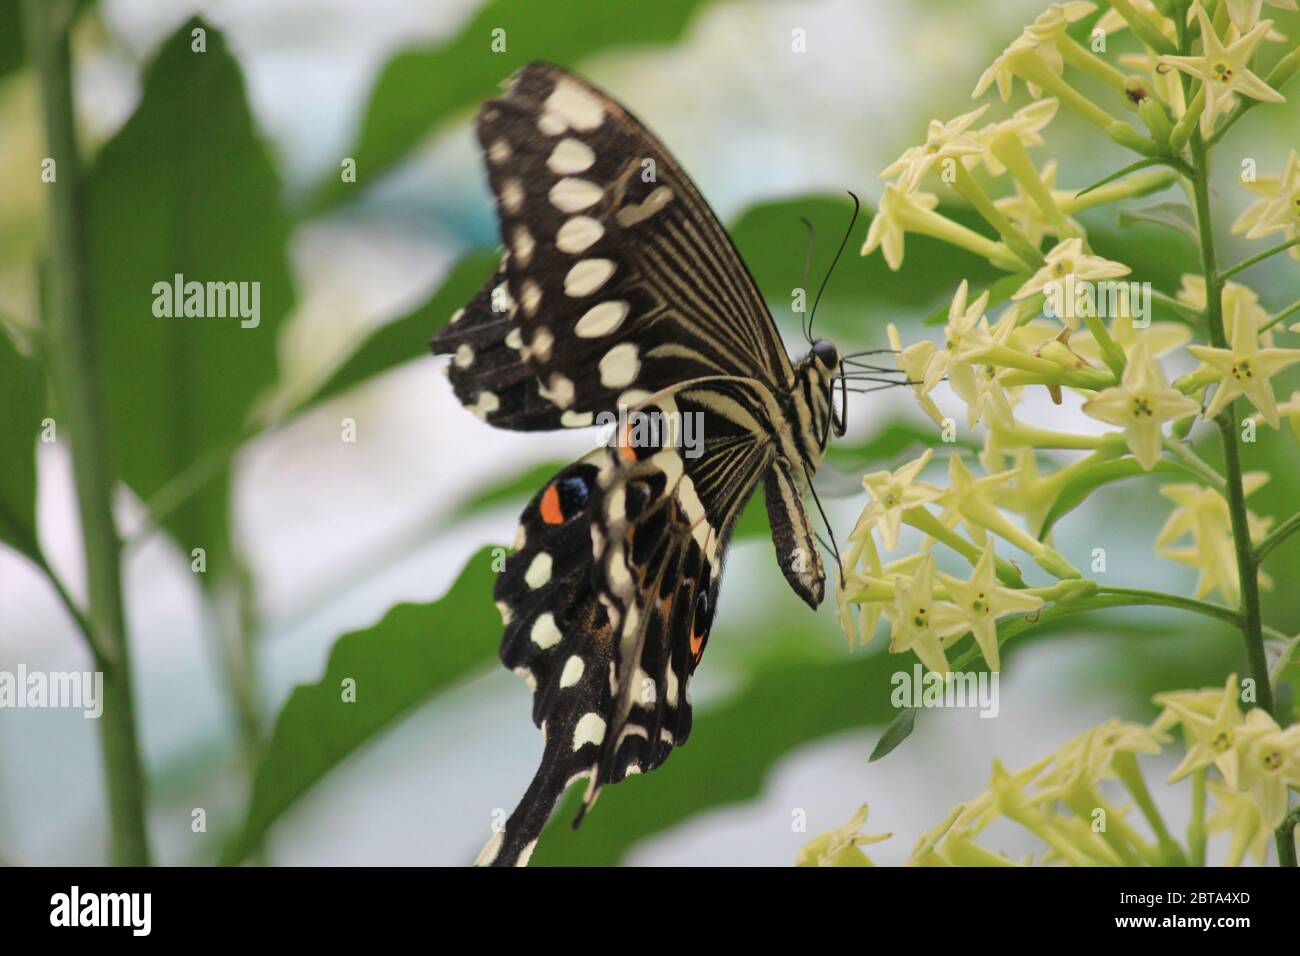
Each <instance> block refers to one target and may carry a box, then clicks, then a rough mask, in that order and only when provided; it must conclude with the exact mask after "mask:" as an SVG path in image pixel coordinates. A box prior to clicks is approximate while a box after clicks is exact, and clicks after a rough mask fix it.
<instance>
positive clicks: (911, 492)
mask: <svg viewBox="0 0 1300 956" xmlns="http://www.w3.org/2000/svg"><path fill="white" fill-rule="evenodd" d="M933 456H934V449H933V448H927V449H926V450H925V451H924V452H923V453H922V455H921V457H920V458H917V459H914V460H913V461H910V462H908V463H907V464H906V465H903V466H902V467H901V468H899V469H898V470H897V471H894V472H889V471H875V472H872V473H871V474H869V475H867V476H866V477H864V478H863V479H862V485H863V487H864V488H866V489H867V494H869V495H870V496H871V503H870V504H868V505H867V507H866V510H864V511H863V512H862V519H861V520H862V522H863V523H864V524H865V523H869V522H874V523H875V525H876V527H877V528H879V529H880V543H881V544H883V545H884V546H885V550H887V551H892V550H893V549H894V548H896V547H898V531H899V528H900V527H901V526H902V523H903V512H904V511H906V510H907V509H908V508H915V507H917V506H918V505H923V504H925V503H926V502H929V501H934V500H936V499H937V498H938V497H939V496H940V495H942V494H943V489H942V488H939V487H936V486H935V485H932V484H930V483H929V482H926V481H918V480H917V479H918V477H919V476H920V474H921V472H922V471H924V470H925V466H926V465H928V464H929V463H930V459H931V458H932V457H933Z"/></svg>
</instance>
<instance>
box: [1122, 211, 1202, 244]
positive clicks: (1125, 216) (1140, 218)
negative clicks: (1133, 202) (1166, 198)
mask: <svg viewBox="0 0 1300 956" xmlns="http://www.w3.org/2000/svg"><path fill="white" fill-rule="evenodd" d="M1135 222H1153V223H1155V224H1156V225H1158V226H1164V227H1166V228H1168V229H1172V230H1174V231H1175V232H1178V233H1181V234H1182V235H1184V236H1186V237H1187V238H1188V239H1190V240H1191V241H1192V242H1193V243H1199V241H1200V240H1199V239H1198V237H1197V235H1196V222H1195V220H1194V218H1193V216H1192V210H1191V208H1190V207H1189V206H1188V205H1187V204H1186V203H1181V202H1158V203H1154V204H1152V205H1150V206H1137V207H1133V206H1124V207H1122V208H1121V209H1120V211H1119V224H1120V225H1121V226H1131V225H1132V224H1133V223H1135Z"/></svg>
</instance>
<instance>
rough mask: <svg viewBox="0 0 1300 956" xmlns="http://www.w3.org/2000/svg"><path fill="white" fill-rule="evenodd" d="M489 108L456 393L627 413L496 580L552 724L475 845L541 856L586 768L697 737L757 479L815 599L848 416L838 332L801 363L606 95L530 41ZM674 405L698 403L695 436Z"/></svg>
mask: <svg viewBox="0 0 1300 956" xmlns="http://www.w3.org/2000/svg"><path fill="white" fill-rule="evenodd" d="M477 130H478V136H479V141H480V144H481V146H482V148H483V152H484V156H485V160H486V166H487V170H488V178H489V181H490V184H491V187H492V190H493V193H494V194H495V196H496V198H497V204H498V215H499V218H500V220H501V235H502V240H503V244H504V247H505V251H504V254H503V256H502V263H501V266H500V268H499V269H498V270H497V272H496V273H495V274H494V275H493V276H492V277H491V278H490V279H489V280H488V282H487V283H486V284H485V285H484V287H483V289H482V290H480V292H479V293H478V295H476V296H475V297H474V299H473V300H471V302H470V303H469V304H467V305H466V307H465V308H464V309H463V310H461V311H460V312H459V313H458V314H457V316H456V317H454V320H453V321H452V322H450V323H449V324H448V325H447V326H445V327H444V328H443V329H442V331H440V332H439V333H438V335H437V336H436V337H435V338H434V341H433V348H434V351H435V352H439V353H445V354H449V355H451V356H452V359H451V362H450V364H449V365H448V373H449V376H450V378H451V381H452V385H453V388H454V390H455V392H456V394H457V397H458V398H459V399H460V401H461V402H462V403H463V404H464V405H465V406H466V407H467V408H469V409H470V410H471V411H473V412H475V413H476V414H478V415H479V416H480V417H481V418H483V419H484V420H485V421H487V422H488V423H489V424H491V425H494V426H497V427H502V428H509V429H516V430H530V431H531V430H548V429H557V428H565V427H585V426H590V425H593V424H597V423H599V422H602V421H605V420H617V421H618V423H619V424H618V427H616V428H615V434H614V438H613V439H612V440H611V442H610V444H609V446H608V447H602V448H598V449H597V450H595V451H593V452H592V453H591V454H589V455H587V456H585V457H584V458H582V459H581V460H579V461H577V462H575V463H574V464H572V465H570V466H568V467H567V468H565V469H564V470H563V471H561V472H560V473H559V474H558V475H556V476H555V478H553V479H552V480H551V481H550V482H548V483H547V485H546V486H545V487H543V488H542V489H541V490H540V491H539V492H538V493H537V494H536V495H535V496H534V498H533V500H532V501H531V502H530V503H529V505H528V506H527V508H525V510H524V512H523V515H522V516H521V520H520V525H519V529H518V532H517V535H516V538H515V542H514V550H513V552H512V554H511V555H510V557H509V558H508V560H507V562H506V566H505V569H504V571H502V573H501V574H500V575H499V577H498V580H497V584H496V588H495V597H496V601H497V606H498V608H499V609H500V611H501V614H502V618H503V621H504V634H503V637H502V645H501V658H502V661H503V663H504V664H505V665H506V666H507V667H509V668H511V669H513V670H515V671H516V672H518V673H520V674H521V675H522V676H523V677H524V678H525V680H526V681H527V682H528V683H529V685H530V687H531V688H532V690H533V693H534V699H533V719H534V722H535V723H536V724H537V725H538V726H539V727H540V728H541V730H542V733H543V738H544V750H543V757H542V762H541V766H540V768H539V769H538V771H537V774H536V776H535V777H534V778H533V781H532V783H531V784H530V786H529V788H528V790H527V792H526V793H525V795H524V797H523V799H522V800H521V802H520V804H519V806H518V808H517V809H516V810H515V812H514V813H513V814H512V815H511V816H510V818H509V819H508V820H507V821H506V823H505V826H504V827H503V828H501V829H500V830H499V831H498V832H497V833H495V834H494V835H493V837H492V839H491V840H490V841H489V843H488V845H487V846H486V847H485V848H484V851H483V853H482V855H481V856H480V858H479V862H480V863H482V864H492V865H505V864H520V863H526V862H527V859H528V857H529V855H530V854H531V852H532V847H533V845H534V844H535V842H536V840H537V838H538V836H539V834H540V833H541V830H542V828H543V826H544V825H545V823H546V821H547V819H548V817H549V815H550V813H551V810H552V809H553V806H554V804H555V802H556V801H557V800H558V798H559V796H560V795H561V794H562V793H563V792H564V790H565V789H566V788H567V787H568V786H569V785H570V784H572V783H574V782H576V781H577V780H579V779H585V780H586V781H587V790H586V794H585V797H584V802H583V810H584V812H585V810H586V809H587V808H589V807H590V806H591V804H592V803H594V801H595V799H596V796H597V795H598V793H599V791H600V788H601V787H602V786H603V785H604V784H606V783H615V782H618V781H619V780H622V779H623V778H624V777H625V776H627V775H629V774H633V773H642V772H647V771H649V770H653V769H655V768H656V767H658V766H659V765H660V764H661V763H662V762H663V761H664V760H665V759H667V756H668V754H669V753H670V752H671V751H672V749H673V747H675V746H677V745H680V744H681V743H683V742H684V741H685V740H686V738H687V735H688V734H689V732H690V728H691V708H690V702H689V699H688V697H687V687H688V682H689V679H690V676H691V674H692V672H693V671H694V669H695V667H696V666H697V665H698V664H699V662H700V660H701V658H702V656H703V653H704V648H705V645H706V643H707V641H708V636H709V631H710V629H711V627H712V624H713V619H714V614H715V611H716V607H717V599H718V590H719V584H720V581H721V575H722V566H723V562H724V559H725V553H726V546H727V542H728V540H729V538H730V535H731V532H732V529H733V527H734V524H735V521H736V519H737V518H738V517H739V515H740V513H741V511H742V509H743V508H744V505H745V503H746V502H747V501H748V500H749V499H750V497H751V496H752V495H753V493H754V492H755V490H756V489H757V487H758V485H759V484H760V483H762V484H763V486H764V496H765V499H766V503H767V510H768V515H769V518H770V521H771V524H772V537H773V541H774V543H775V546H776V549H777V557H778V561H779V563H780V565H781V569H782V572H783V573H784V575H785V577H786V579H787V581H788V582H789V583H790V585H791V587H792V588H793V589H794V590H795V592H796V593H797V594H798V595H799V596H800V597H801V598H802V599H803V600H804V601H806V602H807V603H808V604H809V605H810V606H812V607H814V608H815V607H817V606H818V605H819V604H820V603H821V601H822V598H823V596H824V591H825V572H824V569H823V566H822V563H821V558H820V556H819V554H818V551H817V547H816V542H815V535H814V531H813V527H812V524H811V522H810V520H809V516H808V513H807V511H806V509H805V507H804V504H803V496H804V494H805V493H806V492H807V490H808V488H809V485H810V483H811V481H812V477H813V475H814V473H815V472H816V471H817V468H818V466H819V465H820V464H821V460H822V455H823V452H824V451H825V448H826V444H827V441H828V440H829V437H830V435H831V433H832V432H834V433H836V434H842V433H843V422H842V418H841V417H840V416H838V415H837V414H836V410H835V406H834V402H833V387H834V383H835V380H836V377H837V376H838V375H841V374H842V365H841V358H840V355H839V353H838V352H837V351H836V349H835V347H834V346H833V345H831V344H830V343H829V342H825V341H818V342H816V343H814V344H813V347H812V349H811V351H810V352H809V353H808V354H807V355H806V356H805V357H803V358H802V359H801V360H800V361H799V362H797V363H791V361H790V359H789V358H788V357H787V355H786V352H785V348H784V346H783V344H782V341H781V338H780V335H779V333H778V331H777V328H776V325H775V322H774V321H773V320H772V318H771V315H770V314H769V313H768V311H767V308H766V305H765V304H764V302H763V299H762V296H761V295H760V294H759V292H758V289H757V287H756V286H755V284H754V281H753V279H752V278H751V276H750V274H749V272H748V270H747V269H746V267H745V265H744V263H743V261H742V260H741V258H740V256H739V254H738V253H737V252H736V250H735V248H734V247H733V246H732V244H731V241H730V239H729V237H728V236H727V234H726V232H725V230H724V229H723V228H722V226H721V225H720V224H719V223H718V221H717V218H716V217H715V216H714V214H713V212H712V211H711V210H710V208H709V207H708V205H707V203H705V201H704V199H703V198H702V197H701V196H700V194H699V192H698V191H697V190H696V188H695V186H694V185H693V183H691V181H690V179H689V178H688V177H687V176H686V175H685V173H684V172H683V171H682V170H681V168H680V167H679V166H678V165H677V163H676V161H675V160H673V158H672V157H671V156H670V155H669V154H668V153H667V151H666V150H665V149H664V148H663V147H662V146H661V145H660V144H659V143H658V142H657V140H655V138H654V137H653V136H652V135H651V134H650V133H649V131H648V130H646V129H645V127H644V126H642V125H641V124H640V123H639V122H638V121H637V120H636V119H635V118H633V117H632V116H631V115H630V114H629V113H628V112H627V111H626V110H625V109H624V108H623V107H621V106H620V105H619V104H618V103H616V102H615V101H613V100H612V99H610V98H609V97H607V96H605V95H604V94H602V93H600V92H599V91H597V90H595V89H594V88H592V87H590V86H589V85H587V84H586V83H585V82H583V81H582V80H579V79H578V78H577V77H574V76H573V75H572V74H569V73H567V72H565V71H563V70H561V69H559V68H557V67H553V66H549V65H546V64H531V65H529V66H527V67H524V68H523V69H522V70H520V71H519V72H518V73H517V74H516V75H515V76H514V77H513V78H512V79H511V80H510V81H509V82H508V84H507V86H506V92H505V94H504V95H503V96H501V97H499V98H497V99H494V100H492V101H489V102H488V103H486V104H485V105H484V107H483V108H482V109H481V110H480V113H479V117H478V123H477ZM616 416H619V417H618V418H617V419H616ZM646 421H655V422H663V423H668V424H669V427H666V428H659V429H649V430H647V434H648V435H649V437H648V438H647V437H646V436H644V435H642V434H641V433H640V432H639V431H637V430H636V429H635V428H634V425H635V426H639V425H640V424H643V423H644V422H646ZM682 422H688V423H697V424H698V426H699V428H698V435H699V436H700V442H699V445H698V447H693V448H689V447H686V446H685V445H684V444H683V442H682V435H683V432H684V429H683V428H682V427H681V424H680V423H682ZM672 423H677V425H676V426H673V424H672Z"/></svg>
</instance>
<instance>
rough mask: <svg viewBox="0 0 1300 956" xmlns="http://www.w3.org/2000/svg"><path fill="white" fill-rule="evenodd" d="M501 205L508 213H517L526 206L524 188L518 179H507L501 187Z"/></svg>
mask: <svg viewBox="0 0 1300 956" xmlns="http://www.w3.org/2000/svg"><path fill="white" fill-rule="evenodd" d="M501 205H502V206H504V207H505V210H506V212H509V213H517V212H518V211H519V210H520V209H522V208H523V206H524V187H523V186H521V185H520V184H519V180H517V179H507V180H506V181H505V182H504V183H503V184H502V185H501Z"/></svg>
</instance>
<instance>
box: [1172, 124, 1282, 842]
mask: <svg viewBox="0 0 1300 956" xmlns="http://www.w3.org/2000/svg"><path fill="white" fill-rule="evenodd" d="M1191 150H1192V168H1193V169H1194V170H1195V172H1196V176H1195V178H1194V179H1193V181H1192V190H1193V194H1194V196H1195V199H1196V222H1197V226H1198V228H1199V235H1200V240H1201V268H1202V271H1203V272H1204V273H1205V302H1206V317H1207V320H1208V323H1209V326H1210V342H1211V344H1212V345H1214V347H1215V348H1227V346H1228V343H1227V339H1226V337H1225V334H1224V330H1223V281H1222V278H1221V277H1220V275H1219V262H1218V254H1217V252H1216V250H1215V246H1214V229H1213V227H1212V225H1211V220H1210V162H1209V149H1208V148H1207V146H1206V144H1205V143H1204V142H1203V141H1202V139H1201V135H1200V132H1199V131H1198V132H1196V133H1194V134H1193V135H1192V141H1191ZM1217 422H1218V425H1219V431H1220V433H1221V435H1222V439H1223V470H1224V475H1225V477H1226V478H1227V481H1228V488H1227V501H1228V513H1229V515H1230V517H1231V519H1232V544H1233V549H1234V550H1235V551H1236V555H1237V577H1238V579H1239V581H1240V586H1241V618H1242V620H1241V636H1242V639H1243V641H1244V642H1245V644H1246V659H1247V661H1248V662H1249V664H1250V672H1251V676H1252V677H1253V678H1254V679H1255V687H1256V694H1257V698H1256V701H1255V705H1256V706H1258V707H1261V708H1263V710H1264V712H1265V713H1267V714H1270V715H1272V716H1274V717H1276V716H1277V715H1276V714H1274V712H1273V685H1272V684H1270V683H1269V673H1268V658H1267V657H1266V656H1265V654H1264V619H1263V611H1262V609H1261V607H1260V599H1259V564H1258V562H1257V560H1256V558H1255V550H1254V547H1253V546H1252V545H1251V540H1250V520H1249V513H1248V512H1247V510H1246V492H1245V488H1244V487H1243V484H1242V467H1241V449H1240V448H1239V447H1238V446H1237V412H1236V409H1235V408H1234V407H1233V405H1232V404H1229V405H1228V407H1227V408H1225V409H1224V410H1223V411H1222V412H1221V413H1220V414H1219V416H1218V419H1217ZM1276 839H1277V848H1278V858H1279V860H1283V861H1285V860H1286V859H1287V857H1288V856H1289V857H1290V859H1291V860H1292V861H1294V860H1295V844H1294V841H1293V840H1291V838H1290V836H1289V835H1287V836H1285V838H1284V835H1283V834H1282V832H1281V831H1280V830H1279V831H1278V833H1277V837H1276ZM1292 865H1294V862H1293V863H1292Z"/></svg>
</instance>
